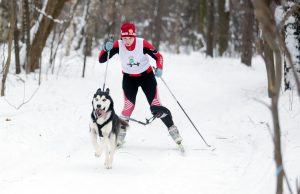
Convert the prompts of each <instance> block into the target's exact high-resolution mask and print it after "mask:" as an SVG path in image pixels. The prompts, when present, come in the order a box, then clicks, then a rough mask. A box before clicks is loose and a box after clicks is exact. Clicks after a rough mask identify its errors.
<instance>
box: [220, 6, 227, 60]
mask: <svg viewBox="0 0 300 194" xmlns="http://www.w3.org/2000/svg"><path fill="white" fill-rule="evenodd" d="M225 3H226V0H220V1H219V2H218V12H219V21H218V32H219V36H218V45H219V55H220V56H222V55H223V53H224V52H225V51H226V49H227V47H228V38H229V9H228V8H226V6H229V5H226V4H225ZM227 9H228V10H227Z"/></svg>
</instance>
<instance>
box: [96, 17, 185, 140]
mask: <svg viewBox="0 0 300 194" xmlns="http://www.w3.org/2000/svg"><path fill="white" fill-rule="evenodd" d="M108 53H109V58H111V57H113V56H114V55H115V54H119V55H120V59H121V63H122V71H123V83H122V88H123V92H124V108H123V110H122V112H121V118H123V119H125V120H129V118H130V116H131V114H132V112H133V110H134V107H135V101H136V95H137V92H138V88H139V87H141V88H142V90H143V92H144V94H145V95H146V98H147V101H148V103H149V105H150V106H161V102H160V100H159V95H158V90H157V82H156V79H155V76H156V77H158V78H159V77H161V76H162V72H163V57H162V55H161V54H160V53H159V52H158V51H157V50H156V49H155V48H154V47H153V46H152V45H151V44H150V43H149V42H147V41H146V40H145V39H143V38H138V37H136V27H135V25H134V24H133V23H130V22H126V23H124V24H123V25H122V26H121V40H117V41H115V42H113V40H110V39H109V40H106V41H105V42H104V48H103V49H102V50H101V52H100V55H99V62H100V63H104V62H106V61H107V55H108ZM146 54H147V55H149V56H151V57H152V58H153V59H154V60H156V70H155V72H153V70H152V67H151V65H150V62H149V58H148V56H147V55H146ZM168 112H169V111H168ZM161 120H162V122H163V123H164V124H165V125H166V126H167V128H168V132H169V134H170V135H171V137H172V139H173V140H174V141H175V143H177V144H178V145H181V141H182V137H181V136H180V134H179V131H178V129H177V127H176V126H175V125H174V122H173V120H172V116H171V113H170V112H169V114H167V115H166V116H165V117H162V118H161ZM125 136H126V132H125V131H120V133H119V136H118V145H122V144H123V143H124V139H125Z"/></svg>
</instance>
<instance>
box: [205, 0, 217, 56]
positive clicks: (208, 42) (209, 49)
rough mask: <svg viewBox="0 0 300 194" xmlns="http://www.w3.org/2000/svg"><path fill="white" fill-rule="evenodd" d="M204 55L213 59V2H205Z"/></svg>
mask: <svg viewBox="0 0 300 194" xmlns="http://www.w3.org/2000/svg"><path fill="white" fill-rule="evenodd" d="M207 13H208V15H207V37H206V55H208V56H211V57H213V50H214V47H213V44H214V21H215V19H214V0H209V1H207Z"/></svg>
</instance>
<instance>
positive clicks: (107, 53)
mask: <svg viewBox="0 0 300 194" xmlns="http://www.w3.org/2000/svg"><path fill="white" fill-rule="evenodd" d="M109 53H110V51H108V52H107V61H106V67H105V74H104V82H103V89H102V90H103V91H104V89H105V82H106V76H107V68H108V61H109Z"/></svg>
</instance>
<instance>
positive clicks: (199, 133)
mask: <svg viewBox="0 0 300 194" xmlns="http://www.w3.org/2000/svg"><path fill="white" fill-rule="evenodd" d="M160 79H161V81H162V82H163V83H164V84H165V86H166V87H167V89H168V90H169V92H170V94H171V95H172V96H173V98H174V99H175V101H176V102H177V104H178V105H179V107H180V108H181V110H182V111H183V113H184V114H185V116H186V117H187V118H188V119H189V121H190V122H191V124H192V125H193V127H194V128H195V129H196V131H197V132H198V134H199V136H200V137H201V138H202V140H203V141H204V143H205V144H206V145H207V146H208V147H211V145H209V144H208V143H207V142H206V141H205V139H204V138H203V137H202V135H201V133H200V132H199V130H198V129H197V127H196V126H195V124H194V123H193V121H192V120H191V119H190V117H189V115H188V114H187V113H186V112H185V110H184V108H183V107H182V106H181V104H180V103H179V101H178V100H177V98H176V97H175V95H174V94H173V92H172V91H171V89H170V88H169V86H168V85H167V83H166V82H165V80H164V79H163V78H162V77H160Z"/></svg>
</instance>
